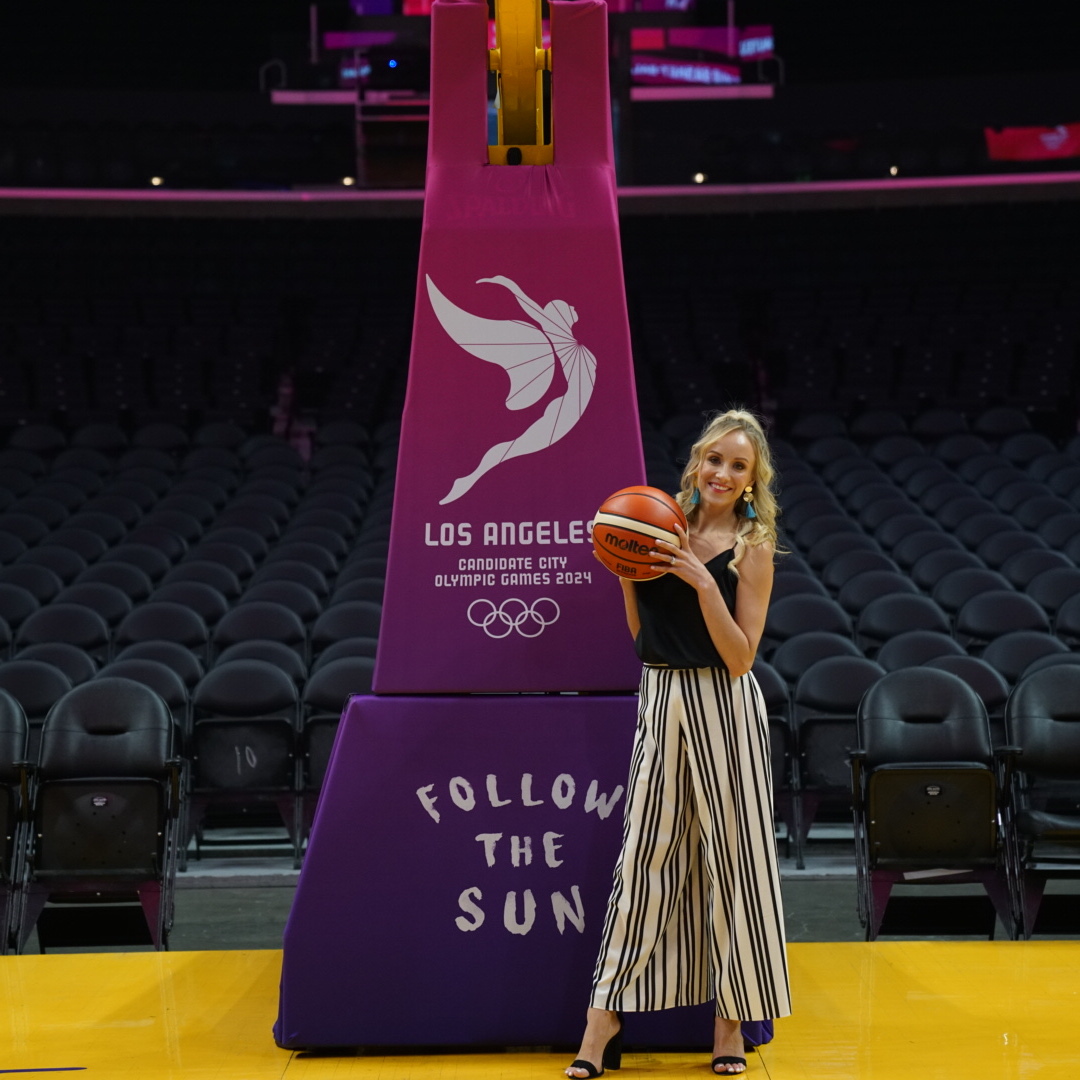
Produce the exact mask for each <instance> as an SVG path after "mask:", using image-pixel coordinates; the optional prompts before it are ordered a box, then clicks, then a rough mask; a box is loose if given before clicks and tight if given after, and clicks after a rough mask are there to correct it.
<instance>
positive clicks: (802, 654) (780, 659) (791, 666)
mask: <svg viewBox="0 0 1080 1080" xmlns="http://www.w3.org/2000/svg"><path fill="white" fill-rule="evenodd" d="M829 656H862V653H861V652H860V651H859V648H858V646H857V645H856V644H855V642H853V641H852V640H851V638H850V637H846V636H844V635H842V634H836V633H832V632H830V631H828V630H808V631H806V632H805V633H802V634H796V635H795V636H794V637H790V638H788V639H787V641H784V642H782V643H781V644H780V645H778V646H777V647H776V650H775V651H774V652H773V654H772V659H771V660H770V661H769V663H770V665H771V666H772V668H773V669H774V670H775V671H776V672H777V674H779V675H780V677H781V678H782V679H784V681H785V682H786V683H787V684H788V686H789V687H791V688H794V686H795V684H796V683H797V682H798V681H799V678H800V676H802V674H803V672H805V671H807V670H808V669H809V668H810V667H811V666H812V665H813V664H816V663H817V662H818V661H819V660H824V659H825V658H826V657H829Z"/></svg>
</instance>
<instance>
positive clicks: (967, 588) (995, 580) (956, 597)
mask: <svg viewBox="0 0 1080 1080" xmlns="http://www.w3.org/2000/svg"><path fill="white" fill-rule="evenodd" d="M1009 588H1011V586H1010V585H1009V582H1008V581H1007V580H1006V579H1005V577H1004V576H1002V575H1001V574H999V573H998V572H997V571H996V570H989V569H987V568H986V567H962V568H961V569H959V570H953V571H951V572H950V573H948V574H945V575H943V576H942V577H941V578H940V579H939V580H938V582H937V584H936V585H935V586H934V588H933V590H932V592H931V594H930V595H931V596H932V597H933V599H934V602H935V603H936V604H938V605H939V606H940V607H941V608H942V610H943V611H945V612H947V613H948V614H949V615H955V614H956V613H957V612H958V611H959V610H960V609H961V608H962V607H963V606H964V605H965V604H966V603H967V602H968V601H969V600H970V599H971V598H972V597H973V596H978V595H979V594H980V593H984V592H991V591H1000V590H1003V589H1004V590H1007V589H1009Z"/></svg>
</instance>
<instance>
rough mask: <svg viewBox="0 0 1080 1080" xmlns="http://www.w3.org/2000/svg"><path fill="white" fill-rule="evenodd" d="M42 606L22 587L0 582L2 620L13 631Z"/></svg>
mask: <svg viewBox="0 0 1080 1080" xmlns="http://www.w3.org/2000/svg"><path fill="white" fill-rule="evenodd" d="M39 607H41V604H40V603H38V601H37V600H36V599H35V597H34V595H33V594H32V593H30V592H28V591H27V590H26V589H24V588H23V587H22V586H21V585H11V584H8V583H6V582H0V619H3V620H4V622H6V623H7V624H8V626H9V627H10V628H11V629H12V630H16V629H18V627H19V626H20V624H21V623H22V622H23V621H24V620H25V619H26V617H27V616H28V615H32V614H33V613H34V612H35V611H37V609H38V608H39Z"/></svg>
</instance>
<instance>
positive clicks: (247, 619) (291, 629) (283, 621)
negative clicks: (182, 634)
mask: <svg viewBox="0 0 1080 1080" xmlns="http://www.w3.org/2000/svg"><path fill="white" fill-rule="evenodd" d="M241 641H277V642H280V643H281V644H283V645H288V646H289V647H290V648H292V649H294V650H295V651H296V652H297V653H298V654H299V655H300V656H302V657H304V658H305V659H306V657H307V630H306V628H305V626H304V623H303V621H302V620H301V618H300V616H299V615H297V614H296V612H295V611H292V610H290V609H289V608H287V607H286V606H285V605H284V604H275V603H273V602H272V601H269V600H252V601H250V602H248V603H239V604H237V605H236V606H235V607H234V608H232V609H231V610H230V611H229V612H228V613H227V614H226V615H225V616H224V618H222V619H221V621H220V622H219V623H218V624H217V626H215V627H214V632H213V643H214V647H215V648H216V649H217V650H218V651H221V650H222V649H227V648H228V647H229V646H230V645H235V644H237V643H238V642H241Z"/></svg>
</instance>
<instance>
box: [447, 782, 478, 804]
mask: <svg viewBox="0 0 1080 1080" xmlns="http://www.w3.org/2000/svg"><path fill="white" fill-rule="evenodd" d="M450 798H451V799H453V800H454V805H455V806H456V807H457V808H458V809H459V810H471V809H472V808H473V807H474V806H476V792H474V791H473V789H472V784H470V783H469V781H468V780H466V779H465V777H464V776H455V777H454V779H453V780H451V781H450Z"/></svg>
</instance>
